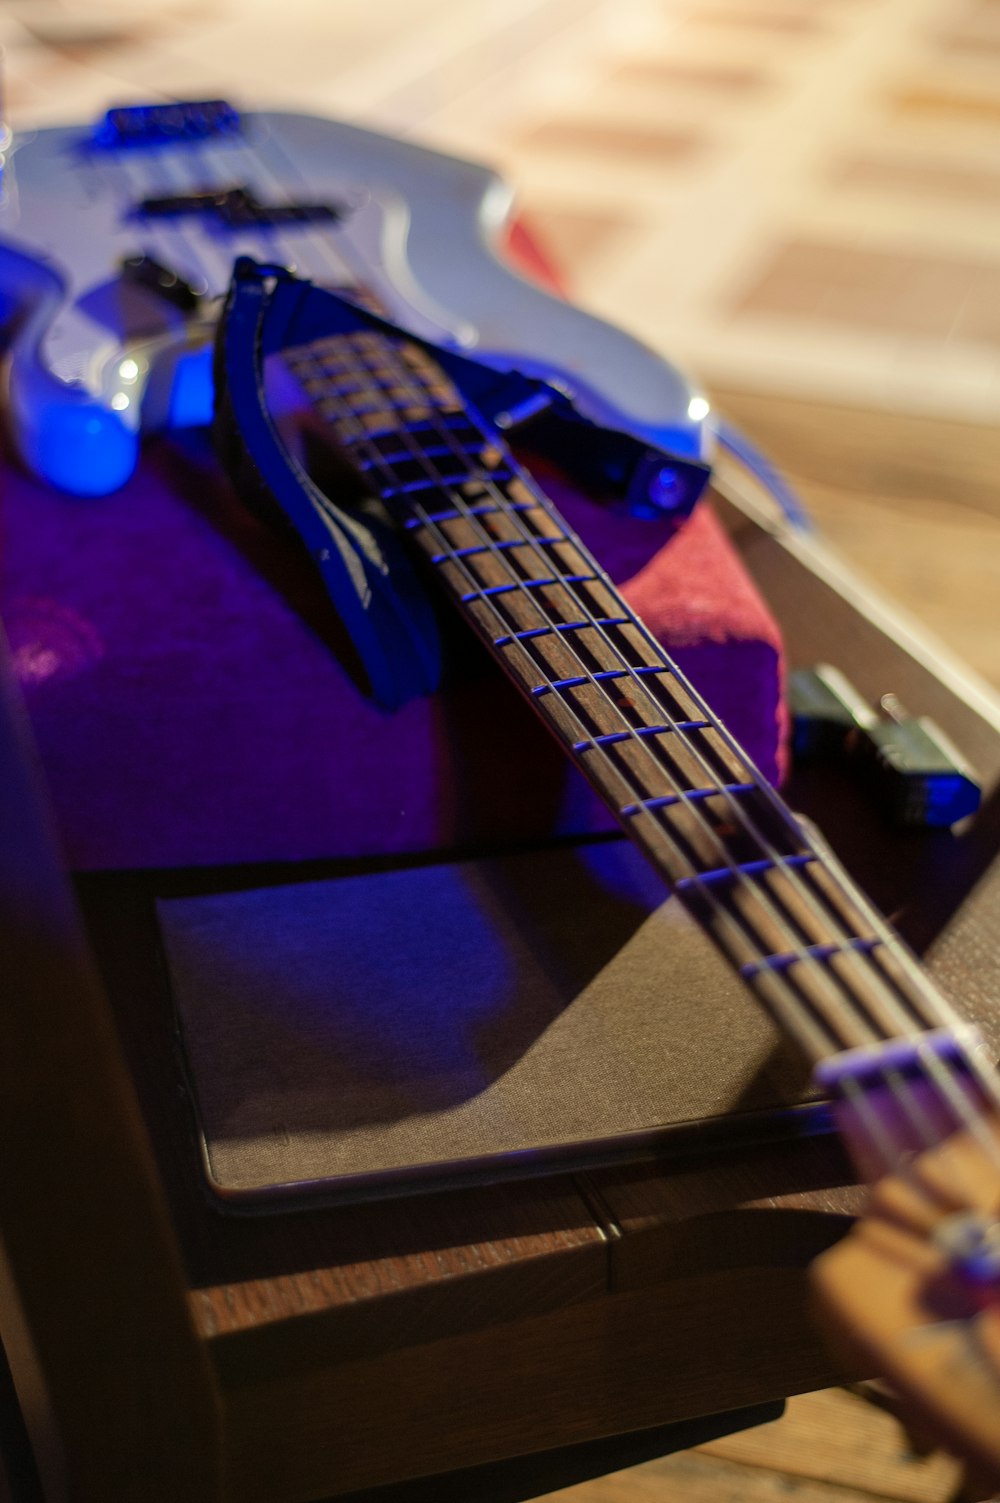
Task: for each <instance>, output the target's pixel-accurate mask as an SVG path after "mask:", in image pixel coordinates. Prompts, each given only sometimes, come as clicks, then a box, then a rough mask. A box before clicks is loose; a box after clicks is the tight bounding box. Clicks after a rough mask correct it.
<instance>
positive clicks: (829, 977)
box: [341, 351, 908, 1037]
mask: <svg viewBox="0 0 1000 1503" xmlns="http://www.w3.org/2000/svg"><path fill="white" fill-rule="evenodd" d="M354 353H355V354H356V355H357V356H358V357H359V358H360V359H361V361H362V363H363V364H366V365H368V369H369V371H370V373H371V375H372V379H373V380H375V381H378V380H379V379H381V378H380V375H379V373H378V371H377V370H376V369H372V366H371V364H370V363H369V362H368V361H367V360H366V359H365V356H364V354H363V353H361V352H359V351H355V352H354ZM396 384H397V385H398V386H401V387H404V389H405V386H407V385H408V386H410V387H411V389H413V390H415V393H416V397H417V401H416V402H415V403H413V404H411V405H412V406H414V408H415V409H416V410H421V409H427V407H428V405H429V406H430V410H431V412H432V413H434V412H435V409H434V405H433V399H430V401H429V397H430V394H429V393H428V392H425V391H422V390H420V388H419V387H418V386H416V384H415V382H414V377H413V375H412V374H411V373H410V372H409V371H407V372H406V373H405V380H404V381H402V382H400V381H399V380H397V382H396ZM341 405H342V409H344V410H346V414H347V416H348V417H349V418H350V420H351V422H352V424H353V426H354V427H355V428H356V429H357V430H358V434H359V438H360V440H361V442H363V443H364V444H365V445H366V446H367V448H368V449H369V451H370V452H371V454H372V456H373V458H372V468H375V467H378V468H381V469H383V470H389V464H388V461H387V460H385V458H384V456H382V455H381V454H380V453H379V451H378V450H377V448H376V447H375V444H374V439H375V437H376V436H377V435H376V434H373V433H369V432H368V430H366V428H365V426H364V424H363V423H361V422H360V421H359V420H358V418H357V416H356V414H355V413H354V412H353V411H352V410H351V408H350V404H348V403H342V404H341ZM439 416H442V415H441V414H437V413H435V419H436V418H437V417H439ZM467 425H468V426H469V427H473V428H475V427H476V426H477V425H476V424H475V423H474V422H472V421H471V420H468V422H467ZM413 426H416V425H413ZM420 427H421V429H422V431H425V432H430V433H432V434H434V435H435V436H437V437H440V438H443V439H444V440H445V442H446V443H447V442H449V436H448V430H447V428H445V427H443V426H442V425H441V424H440V423H439V422H437V421H424V422H422V423H421V424H420ZM389 431H392V433H393V436H394V437H395V438H396V439H397V440H398V438H399V436H400V432H399V425H397V428H396V429H395V430H389ZM402 433H403V437H404V440H405V442H407V444H408V445H409V447H410V451H411V454H412V457H413V459H414V461H415V462H417V463H419V464H421V465H422V466H423V468H424V469H425V470H426V471H428V473H429V474H430V475H431V476H432V478H434V479H435V481H436V484H437V485H438V486H439V488H440V489H442V490H445V489H446V482H445V481H444V480H443V478H442V477H440V476H435V475H434V470H435V467H434V466H432V465H429V464H428V462H427V458H426V456H425V455H424V454H422V453H421V451H420V449H419V447H418V446H414V445H413V442H412V437H413V434H412V428H411V427H409V426H407V427H404V428H403V429H402ZM480 436H481V437H482V439H483V446H484V447H490V446H492V447H495V446H496V442H497V441H496V440H495V439H493V438H491V437H490V435H488V434H485V433H481V434H480ZM456 457H459V458H461V459H463V461H464V462H465V463H466V464H468V463H469V462H470V456H469V455H468V454H464V453H462V452H461V451H459V450H458V449H457V446H456ZM484 468H485V467H484ZM389 478H390V480H391V479H392V474H391V471H389ZM470 478H472V477H470ZM475 478H476V479H477V481H478V483H480V484H483V485H484V486H485V488H486V489H487V490H488V491H489V492H490V493H491V494H493V495H494V497H495V499H496V500H497V501H498V504H499V509H500V510H501V511H503V510H505V504H506V501H507V498H506V497H503V496H502V493H500V492H499V491H497V488H496V484H495V480H494V479H493V478H491V476H490V473H489V472H488V471H487V472H486V474H485V475H482V476H478V475H477V476H476V477H475ZM530 489H531V490H532V492H533V493H534V487H530ZM453 499H457V498H453ZM411 504H414V505H415V506H416V507H417V509H418V510H422V508H419V503H411ZM538 505H539V510H540V511H541V512H542V513H543V515H546V516H548V517H549V519H550V520H552V519H553V514H552V512H551V511H550V509H549V508H548V507H547V506H546V505H545V498H544V497H543V496H541V495H539V496H538ZM456 509H457V510H459V511H460V513H461V514H462V516H463V519H466V518H467V516H468V511H467V509H464V508H463V507H462V506H461V505H459V506H458V507H457V508H456ZM427 520H428V519H427V516H426V514H424V521H425V522H427ZM511 520H512V521H513V522H514V525H515V526H519V519H516V518H513V517H512V518H511ZM473 526H474V527H476V528H478V524H476V523H473ZM434 530H435V532H436V533H437V535H438V536H439V537H442V536H443V535H442V534H441V533H440V529H439V528H437V527H435V528H434ZM478 530H479V531H480V533H481V535H483V536H484V537H485V539H486V543H487V549H489V545H490V544H491V543H492V542H493V541H495V540H493V539H491V538H490V535H489V534H488V533H485V532H484V530H483V529H481V528H479V529H478ZM522 530H523V529H522ZM443 541H444V543H445V544H446V545H447V546H448V548H449V555H453V554H454V553H455V551H456V550H454V548H452V547H451V545H450V544H448V540H447V539H443ZM525 541H526V542H528V543H529V544H530V545H531V546H532V547H533V550H534V551H535V552H536V553H540V549H539V547H538V545H537V542H536V541H535V540H534V539H533V538H532V536H531V535H530V534H528V535H527V536H526V538H525ZM572 545H573V546H574V547H575V548H576V550H577V552H578V553H579V554H580V556H582V557H585V558H586V557H587V555H586V553H585V551H584V550H583V549H582V547H581V546H580V544H579V543H578V541H577V540H575V539H573V540H572ZM546 562H547V560H546ZM588 562H589V559H588ZM457 563H458V567H459V568H460V570H462V571H463V572H466V574H467V571H465V569H464V565H463V564H462V563H461V561H460V560H457ZM595 567H596V566H595ZM597 572H598V578H601V575H600V572H599V571H597ZM467 577H468V575H467ZM602 582H604V583H605V584H606V581H603V580H602ZM523 584H524V582H523V581H520V580H519V581H517V583H516V584H515V585H514V586H513V587H514V588H518V587H522V588H523ZM609 588H610V587H609ZM476 594H478V595H480V596H482V594H483V592H482V590H481V589H480V590H477V591H476ZM533 603H534V605H535V608H536V609H537V610H539V612H540V613H541V607H540V606H538V604H537V600H535V601H534V602H533ZM578 604H580V605H581V606H582V607H583V610H584V611H585V613H586V614H587V615H588V616H591V617H592V612H591V611H590V608H589V606H588V605H587V603H586V602H585V601H582V600H579V599H578ZM493 613H494V615H495V614H496V613H495V611H494V612H493ZM543 614H544V613H543ZM549 624H550V625H553V624H554V623H551V622H550V623H549ZM594 624H595V626H596V621H595V622H594ZM636 624H639V623H636ZM640 629H641V627H640ZM597 630H598V635H599V637H600V638H601V639H602V640H603V641H604V642H605V644H606V645H607V646H608V647H609V648H610V650H611V651H612V653H613V654H614V655H615V656H616V657H617V658H618V659H619V661H621V662H622V663H623V665H624V668H625V670H627V672H628V673H629V675H630V676H631V675H632V673H633V672H634V670H633V668H632V665H631V664H629V663H628V662H627V660H626V659H625V658H624V656H623V654H622V652H621V650H620V649H619V648H618V647H617V646H616V645H615V644H614V643H612V642H611V641H610V639H609V638H608V636H607V633H606V632H604V631H602V630H601V629H600V628H599V627H598V628H597ZM642 635H643V636H644V637H645V638H647V639H648V635H649V634H648V633H647V632H642ZM519 645H520V644H519ZM650 646H651V647H652V648H653V650H654V653H655V654H656V655H657V656H659V657H661V659H663V658H664V657H665V654H664V653H663V650H662V648H661V647H660V645H659V644H657V643H655V641H650ZM528 664H529V667H530V668H531V669H532V670H533V671H534V672H537V671H539V669H540V665H539V664H538V663H537V661H536V660H535V659H534V658H533V657H531V656H530V655H529V656H528ZM664 667H665V668H667V669H668V671H670V670H671V667H672V665H670V664H669V663H664ZM541 671H543V672H544V671H545V670H541ZM588 677H590V678H592V675H591V674H590V673H589V672H588ZM643 687H644V686H643ZM689 692H690V691H689ZM603 697H604V698H605V699H606V701H607V703H608V705H609V707H610V708H611V709H612V712H613V713H615V714H617V713H618V711H617V706H615V705H614V702H613V701H612V700H611V699H610V697H609V696H607V695H606V693H604V694H603ZM646 697H647V698H648V700H649V701H650V703H651V704H652V705H653V707H654V708H655V709H656V710H657V711H658V712H659V713H660V714H664V713H666V716H667V719H668V720H671V721H672V720H673V719H674V717H673V716H671V714H670V712H669V711H665V707H664V706H663V705H661V704H660V703H659V701H657V700H656V699H655V698H654V697H653V696H652V695H648V694H647V696H646ZM561 702H562V703H563V704H564V706H565V707H566V708H568V709H569V710H570V713H571V714H572V715H573V717H574V718H575V719H577V720H578V721H579V715H578V714H577V713H576V712H575V710H574V709H573V708H572V706H569V705H568V703H567V702H566V701H561ZM696 702H697V697H696ZM619 718H621V719H623V720H624V717H619ZM625 729H626V730H627V731H633V730H634V729H635V728H634V727H631V726H630V725H629V724H628V723H627V722H625ZM638 739H639V738H637V740H638ZM640 744H642V743H641V741H640ZM685 745H686V746H687V747H688V749H689V751H690V752H691V753H692V755H693V756H694V757H695V760H696V761H697V762H699V763H700V764H701V766H702V767H703V769H704V770H705V771H706V772H707V773H708V775H709V780H710V781H711V782H713V783H715V784H717V785H718V791H719V792H721V793H722V794H723V796H724V797H726V790H725V786H724V785H723V784H721V782H720V780H719V779H718V777H717V775H716V774H715V772H714V769H712V768H711V767H710V765H708V764H707V761H706V759H705V757H704V756H703V755H702V754H701V752H700V748H698V747H697V746H694V745H693V744H690V743H685ZM737 756H738V760H741V761H745V760H746V759H745V757H744V756H743V754H742V753H738V754H737ZM651 760H652V762H653V765H654V767H655V768H656V771H657V772H658V773H659V774H660V775H661V776H663V777H665V778H666V780H667V781H668V783H669V784H670V785H672V786H673V787H674V788H675V789H678V791H679V792H683V791H684V790H681V789H680V788H679V785H678V783H677V780H676V777H675V776H674V774H673V772H672V771H671V769H670V768H669V766H667V765H665V764H664V763H663V762H661V761H660V760H658V759H657V758H655V757H653V758H652V759H651ZM615 771H616V773H617V774H618V776H619V777H622V776H623V774H622V771H621V769H620V767H618V765H617V764H616V765H615ZM626 781H631V779H630V778H629V777H628V776H626ZM754 786H757V785H754ZM727 802H729V803H730V805H731V806H733V807H734V810H735V812H736V814H737V816H738V817H739V818H740V823H742V824H743V827H744V829H745V830H746V831H747V832H748V833H750V834H751V836H752V837H753V838H755V839H756V841H757V843H758V845H759V846H760V847H761V848H763V849H764V850H765V851H767V852H768V854H769V855H770V856H771V857H772V858H773V860H774V862H775V865H776V866H779V865H780V857H779V855H778V853H777V852H776V851H775V850H774V848H773V846H771V844H770V842H769V841H767V840H765V839H764V837H762V836H761V834H760V832H759V830H758V829H757V828H756V825H755V823H754V822H752V821H750V822H748V821H746V820H744V819H743V818H742V817H741V816H742V807H741V806H740V805H739V804H738V802H737V801H736V800H734V799H732V798H731V797H729V798H727ZM781 813H782V815H783V816H784V817H785V818H786V819H787V815H785V811H784V810H783V809H782V810H781ZM655 828H656V830H657V833H658V834H659V835H660V836H661V837H662V838H665V839H666V841H667V845H668V849H670V850H671V852H672V854H674V855H675V856H676V846H675V844H674V842H673V841H672V839H671V837H670V833H669V827H665V826H664V825H663V824H662V822H661V821H659V820H656V821H655ZM793 828H796V829H797V826H794V823H793ZM702 829H703V831H705V832H707V834H708V836H709V838H710V840H711V841H712V842H713V843H714V844H715V845H716V846H717V848H718V849H719V851H720V854H721V856H722V860H723V863H724V864H725V865H726V866H728V867H730V869H731V870H732V874H733V880H734V883H735V884H739V885H742V886H743V887H744V888H745V889H746V890H747V891H748V892H749V893H750V896H751V898H752V899H753V900H754V901H755V902H757V903H758V904H759V905H760V906H761V908H763V909H764V911H765V912H766V913H767V915H768V917H769V919H770V922H771V923H772V924H773V925H774V926H775V927H776V929H777V930H778V932H779V933H781V932H785V933H789V934H790V935H791V938H792V945H793V948H794V950H795V951H796V952H800V958H801V959H802V960H803V961H805V962H807V963H808V962H809V959H810V957H809V956H808V953H807V951H806V948H805V947H804V945H803V943H802V942H801V941H800V940H799V939H798V936H797V935H796V933H795V931H794V930H793V929H791V928H790V927H789V924H788V921H787V919H786V918H785V917H784V916H783V915H782V913H781V912H780V911H779V908H778V907H777V906H776V904H775V902H774V901H773V899H772V896H771V894H770V892H769V891H767V890H766V889H765V888H764V887H763V886H760V885H757V884H753V883H751V882H750V880H749V878H748V877H747V875H746V874H745V873H744V872H743V871H742V870H741V869H740V866H739V864H738V863H734V862H733V861H732V860H731V858H730V855H729V851H728V850H727V848H726V846H725V845H724V844H723V842H722V841H721V839H720V838H719V836H718V834H717V832H716V831H715V830H714V828H713V827H712V825H711V824H710V822H709V821H707V820H704V821H702ZM687 864H688V865H689V866H690V865H691V863H690V862H687ZM697 877H698V874H697V872H696V871H695V872H694V873H693V880H694V881H697ZM699 885H700V884H699ZM702 895H703V896H704V895H705V894H704V891H703V893H702ZM810 898H811V894H810ZM709 906H710V907H711V908H714V911H715V917H716V919H717V920H718V919H719V917H720V916H725V919H726V922H727V924H735V926H736V928H737V929H738V930H739V931H740V932H749V933H750V935H751V937H752V940H753V943H754V945H755V946H756V948H757V949H758V950H759V949H760V936H759V933H757V932H755V931H754V929H753V925H752V920H750V919H748V917H747V915H746V914H744V913H742V912H739V913H738V914H737V915H733V914H731V913H730V910H729V909H728V908H724V907H722V905H719V904H717V903H714V901H713V899H712V898H711V897H710V898H709ZM809 906H810V907H811V908H812V910H813V912H814V916H815V917H818V918H819V919H820V920H821V922H823V923H825V924H826V925H827V927H828V928H829V927H834V928H841V929H842V928H843V925H842V923H841V921H840V918H839V915H835V914H833V913H832V912H831V911H828V910H825V909H824V910H821V909H819V907H818V905H817V903H816V902H815V901H810V903H809ZM843 937H844V938H850V935H849V933H848V932H847V931H846V930H845V931H844V934H843ZM814 964H815V966H816V970H815V972H814V976H818V979H819V981H820V985H821V988H822V989H823V990H825V991H826V992H827V993H828V994H829V997H830V998H832V999H833V1000H834V1001H836V1000H837V989H838V985H839V986H840V989H841V990H844V987H843V982H842V980H841V978H840V977H839V976H837V975H835V973H833V972H831V971H830V970H829V968H826V967H822V966H819V964H818V962H814ZM803 1000H804V1001H806V1002H807V1004H808V1005H809V1006H810V1007H812V1008H815V1005H816V1004H815V1003H814V1001H813V999H811V998H804V999H803ZM848 1001H849V1003H850V1004H851V1006H852V1007H853V1008H854V1010H855V1011H858V1010H859V1004H858V1000H857V998H856V997H854V996H850V995H849V996H848ZM906 1021H908V1020H906ZM868 1026H869V1027H870V1021H868ZM834 1037H836V1035H835V1034H834Z"/></svg>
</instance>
